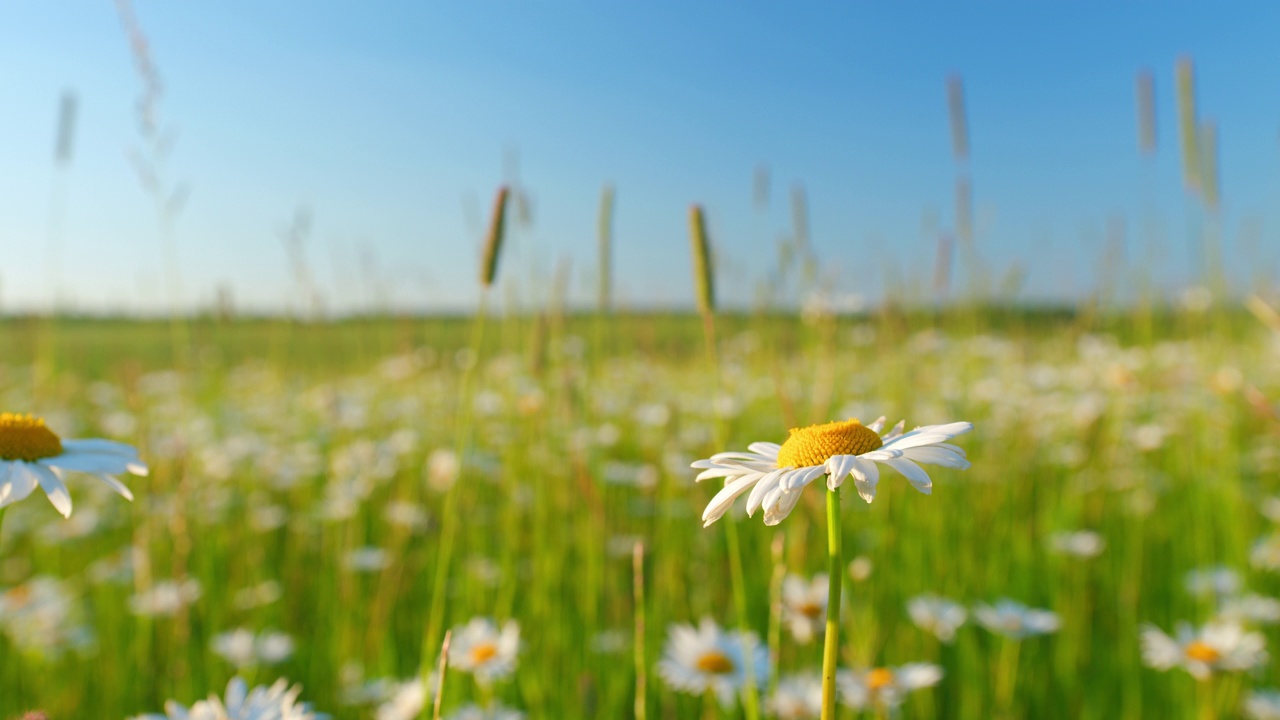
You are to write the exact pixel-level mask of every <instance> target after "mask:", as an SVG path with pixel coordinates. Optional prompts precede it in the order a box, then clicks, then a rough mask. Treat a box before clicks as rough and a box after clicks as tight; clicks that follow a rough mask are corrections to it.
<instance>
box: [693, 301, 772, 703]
mask: <svg viewBox="0 0 1280 720" xmlns="http://www.w3.org/2000/svg"><path fill="white" fill-rule="evenodd" d="M702 337H703V339H704V340H706V349H707V365H708V366H709V368H710V370H711V375H712V377H714V378H715V385H714V388H715V391H716V393H719V392H720V355H719V353H718V352H717V344H716V318H715V314H714V313H710V312H708V313H703V315H702ZM715 429H716V444H717V445H723V444H724V435H725V433H724V420H723V418H721V417H720V416H719V414H717V415H716V423H715ZM723 525H724V526H725V531H724V532H725V543H726V544H727V545H728V546H729V547H728V550H729V584H730V586H731V588H732V592H733V609H734V612H735V613H736V614H737V616H738V630H739V631H740V632H741V633H742V637H743V639H744V640H745V639H746V637H747V633H748V632H750V631H749V630H748V628H749V625H748V624H747V588H746V581H745V580H744V579H743V573H742V550H741V548H740V546H739V544H738V527H737V525H736V524H734V522H733V521H732V519H729V520H726V521H725V522H724V523H723ZM754 655H755V653H753V652H750V651H748V652H746V653H744V661H745V665H746V667H745V668H743V669H744V670H746V676H747V678H746V687H744V688H743V703H742V704H743V709H744V710H745V711H746V714H747V720H759V718H760V689H759V688H758V687H757V686H756V672H757V668H755V667H754V663H755V658H754Z"/></svg>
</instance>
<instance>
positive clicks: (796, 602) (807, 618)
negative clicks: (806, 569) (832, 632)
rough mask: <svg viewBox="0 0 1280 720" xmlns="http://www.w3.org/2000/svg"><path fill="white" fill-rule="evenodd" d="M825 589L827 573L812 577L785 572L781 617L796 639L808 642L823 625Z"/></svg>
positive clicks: (825, 614) (803, 642)
mask: <svg viewBox="0 0 1280 720" xmlns="http://www.w3.org/2000/svg"><path fill="white" fill-rule="evenodd" d="M828 590H829V588H828V587H827V574H826V573H820V574H818V575H814V576H813V579H812V580H805V579H804V578H802V577H800V576H799V575H787V577H786V578H785V579H784V580H783V581H782V621H783V622H785V623H786V624H787V626H788V627H790V628H791V635H792V637H794V638H795V639H796V642H798V643H800V644H802V645H804V644H808V643H809V642H810V641H811V640H813V639H814V638H815V637H817V636H819V635H821V634H822V631H823V630H824V629H826V622H827V593H828Z"/></svg>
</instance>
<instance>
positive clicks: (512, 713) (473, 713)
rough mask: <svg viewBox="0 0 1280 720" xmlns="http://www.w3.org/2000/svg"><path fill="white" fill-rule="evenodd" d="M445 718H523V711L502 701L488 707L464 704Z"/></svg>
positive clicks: (451, 719) (494, 719)
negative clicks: (513, 708) (512, 707)
mask: <svg viewBox="0 0 1280 720" xmlns="http://www.w3.org/2000/svg"><path fill="white" fill-rule="evenodd" d="M445 720H524V713H522V712H520V711H519V710H512V709H511V708H509V707H506V706H505V705H503V704H502V703H492V704H490V705H489V706H488V707H480V706H479V705H464V706H462V707H460V708H458V709H457V710H456V711H454V712H452V713H450V714H449V715H447V716H446V717H445Z"/></svg>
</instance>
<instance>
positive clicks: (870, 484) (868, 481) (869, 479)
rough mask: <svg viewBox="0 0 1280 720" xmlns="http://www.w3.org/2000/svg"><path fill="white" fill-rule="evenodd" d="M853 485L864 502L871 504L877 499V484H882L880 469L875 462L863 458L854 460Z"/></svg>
mask: <svg viewBox="0 0 1280 720" xmlns="http://www.w3.org/2000/svg"><path fill="white" fill-rule="evenodd" d="M851 472H852V473H853V484H854V487H856V488H857V489H858V494H859V495H861V496H862V499H863V500H866V501H867V502H871V501H872V500H875V499H876V483H878V482H880V468H878V467H876V464H875V463H874V462H871V461H870V460H864V459H862V458H854V463H853V468H852V470H851Z"/></svg>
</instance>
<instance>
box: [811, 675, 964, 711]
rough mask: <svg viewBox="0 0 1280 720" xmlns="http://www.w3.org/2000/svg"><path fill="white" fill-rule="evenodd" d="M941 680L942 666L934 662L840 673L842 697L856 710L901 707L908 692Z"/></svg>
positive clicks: (837, 682)
mask: <svg viewBox="0 0 1280 720" xmlns="http://www.w3.org/2000/svg"><path fill="white" fill-rule="evenodd" d="M941 680H942V668H941V667H938V666H937V665H934V664H933V663H908V664H906V665H903V666H901V667H896V668H890V667H879V668H873V669H871V670H863V671H853V670H842V671H840V672H838V673H836V686H837V688H838V689H839V693H840V700H841V702H843V703H844V704H845V705H847V706H849V707H851V708H853V709H854V710H864V709H868V708H873V707H876V706H880V707H885V708H889V709H894V708H897V707H898V706H899V705H901V704H902V703H903V702H904V701H905V700H906V699H907V693H910V692H912V691H913V690H920V689H922V688H927V687H933V686H934V685H937V684H938V682H939V681H941Z"/></svg>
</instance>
